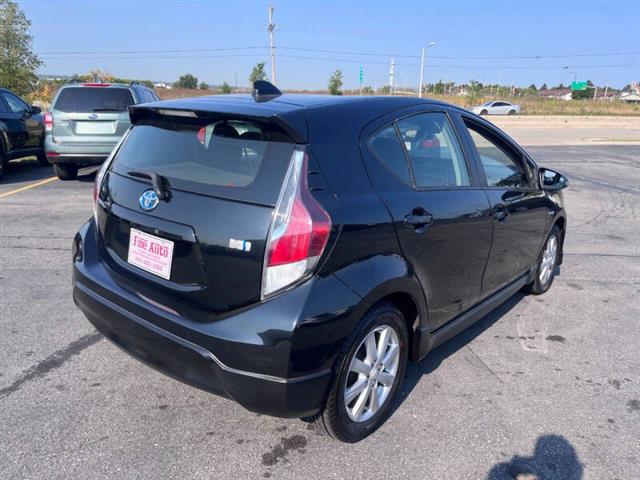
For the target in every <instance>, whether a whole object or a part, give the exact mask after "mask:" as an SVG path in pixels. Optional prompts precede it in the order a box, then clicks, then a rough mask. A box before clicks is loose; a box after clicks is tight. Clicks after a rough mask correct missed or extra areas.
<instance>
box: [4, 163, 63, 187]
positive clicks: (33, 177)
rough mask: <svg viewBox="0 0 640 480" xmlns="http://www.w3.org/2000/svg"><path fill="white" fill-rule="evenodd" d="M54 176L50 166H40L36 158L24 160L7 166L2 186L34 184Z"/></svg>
mask: <svg viewBox="0 0 640 480" xmlns="http://www.w3.org/2000/svg"><path fill="white" fill-rule="evenodd" d="M52 176H53V169H52V168H51V167H50V166H44V165H40V163H38V160H36V158H35V157H33V158H26V159H24V160H12V161H10V162H8V163H6V164H5V166H4V174H3V175H2V180H0V185H11V184H16V183H25V182H33V181H37V180H44V179H45V178H50V177H52Z"/></svg>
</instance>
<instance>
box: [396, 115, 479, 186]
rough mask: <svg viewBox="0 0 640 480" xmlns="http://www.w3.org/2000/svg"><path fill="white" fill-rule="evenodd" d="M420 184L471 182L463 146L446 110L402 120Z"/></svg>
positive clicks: (404, 140)
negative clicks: (445, 112) (461, 146)
mask: <svg viewBox="0 0 640 480" xmlns="http://www.w3.org/2000/svg"><path fill="white" fill-rule="evenodd" d="M398 130H399V132H400V135H401V136H402V140H403V143H404V146H405V148H406V150H407V153H408V156H409V161H410V164H411V168H412V169H413V178H414V181H415V185H416V187H418V188H434V187H466V186H469V185H471V180H470V178H469V172H468V170H467V164H466V162H465V159H464V155H463V154H462V149H461V148H460V145H459V143H458V139H457V137H456V135H455V133H454V130H453V127H452V126H451V124H450V123H449V120H448V119H447V116H446V115H445V114H444V113H442V112H433V113H423V114H420V115H415V116H413V117H408V118H405V119H402V120H400V121H398Z"/></svg>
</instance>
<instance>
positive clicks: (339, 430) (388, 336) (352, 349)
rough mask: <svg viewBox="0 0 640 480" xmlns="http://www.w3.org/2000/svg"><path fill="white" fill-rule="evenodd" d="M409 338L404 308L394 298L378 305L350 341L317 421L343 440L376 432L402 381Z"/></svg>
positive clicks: (361, 323) (366, 316)
mask: <svg viewBox="0 0 640 480" xmlns="http://www.w3.org/2000/svg"><path fill="white" fill-rule="evenodd" d="M408 344H409V343H408V334H407V326H406V322H405V319H404V317H403V315H402V313H401V312H400V311H399V310H398V309H397V308H395V307H394V306H393V305H391V304H389V303H381V304H379V305H377V306H376V307H374V308H372V309H371V310H370V311H369V312H368V313H367V314H366V315H365V316H364V318H363V319H362V320H361V321H360V323H359V324H358V327H357V328H356V329H355V331H354V332H353V334H352V335H351V337H350V338H349V339H348V340H347V341H346V342H345V346H344V347H343V349H342V352H341V355H340V357H339V360H338V364H337V365H338V370H337V372H336V379H335V380H334V383H333V385H332V387H331V390H330V391H329V396H328V398H327V402H326V404H325V407H324V410H323V412H322V413H321V414H320V415H319V416H318V418H317V419H316V423H318V424H319V426H320V427H321V428H324V430H326V432H327V433H328V434H329V435H331V436H332V437H334V438H336V439H338V440H341V441H343V442H357V441H359V440H362V439H363V438H365V437H366V436H368V435H370V434H371V433H373V432H374V431H375V430H376V429H377V428H378V427H379V426H380V425H382V423H383V422H384V421H385V420H386V419H387V417H388V416H389V413H390V409H391V405H392V403H393V398H394V396H395V394H396V392H397V390H398V388H399V387H400V384H401V383H402V379H403V377H404V372H405V368H406V365H407V350H408V348H407V347H408Z"/></svg>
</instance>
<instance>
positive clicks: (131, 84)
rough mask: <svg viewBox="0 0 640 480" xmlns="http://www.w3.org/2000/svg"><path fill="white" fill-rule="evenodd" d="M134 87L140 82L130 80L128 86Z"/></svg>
mask: <svg viewBox="0 0 640 480" xmlns="http://www.w3.org/2000/svg"><path fill="white" fill-rule="evenodd" d="M134 85H140V82H139V81H138V80H131V83H130V84H129V86H134Z"/></svg>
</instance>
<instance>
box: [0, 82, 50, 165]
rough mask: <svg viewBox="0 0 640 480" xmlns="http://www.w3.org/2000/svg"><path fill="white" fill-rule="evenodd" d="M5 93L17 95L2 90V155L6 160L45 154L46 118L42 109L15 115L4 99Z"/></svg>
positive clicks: (0, 147) (0, 120)
mask: <svg viewBox="0 0 640 480" xmlns="http://www.w3.org/2000/svg"><path fill="white" fill-rule="evenodd" d="M5 92H8V93H11V94H13V95H16V94H15V93H13V92H11V91H10V90H6V89H3V88H0V107H3V108H0V153H2V154H4V156H5V157H6V158H5V159H6V160H13V159H16V158H22V157H28V156H31V155H41V154H43V153H44V150H43V141H44V116H43V115H42V113H41V112H40V109H39V108H34V107H29V108H30V110H29V111H26V112H24V113H15V112H13V111H12V110H11V109H10V108H9V104H8V103H7V102H6V101H5V99H4V97H3V93H5ZM16 96H17V95H16ZM18 98H19V97H18ZM23 101H24V100H23ZM26 103H27V102H25V104H26ZM27 106H28V104H27Z"/></svg>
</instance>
